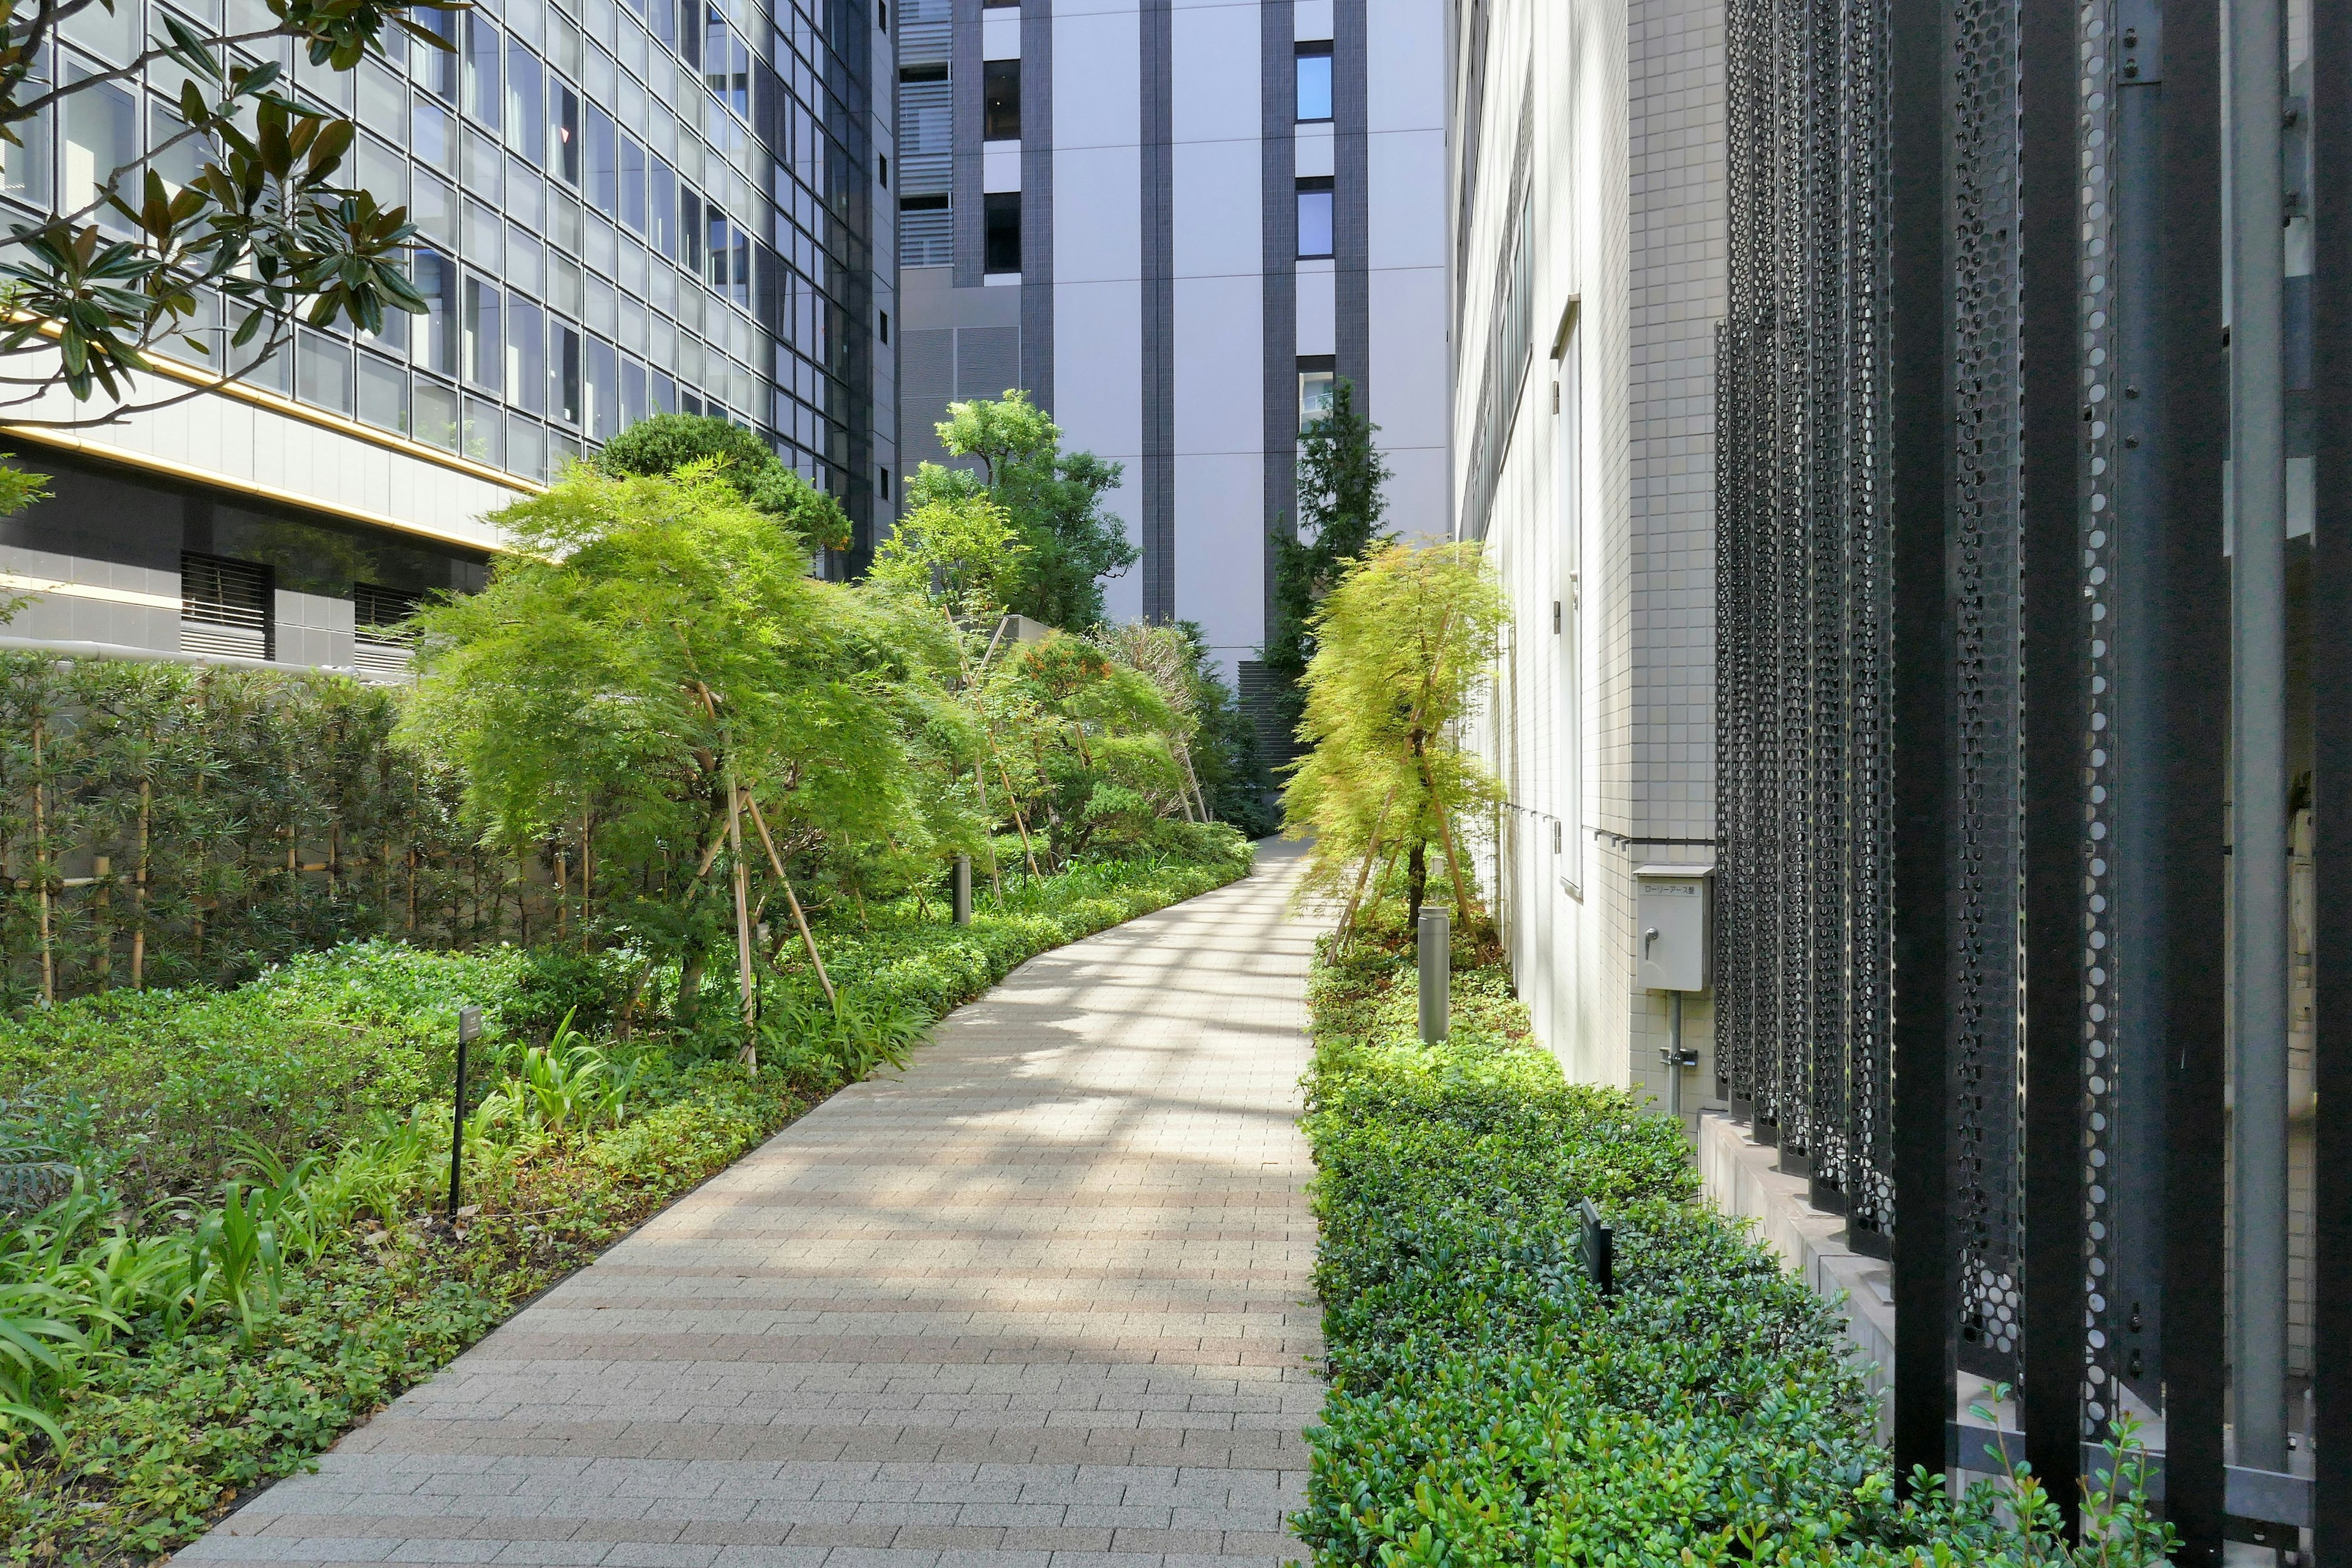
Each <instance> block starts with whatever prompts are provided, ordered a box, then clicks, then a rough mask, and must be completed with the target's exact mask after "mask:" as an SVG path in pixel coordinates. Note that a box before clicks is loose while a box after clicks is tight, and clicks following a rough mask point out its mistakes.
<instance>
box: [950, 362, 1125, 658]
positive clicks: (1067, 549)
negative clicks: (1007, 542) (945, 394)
mask: <svg viewBox="0 0 2352 1568" xmlns="http://www.w3.org/2000/svg"><path fill="white" fill-rule="evenodd" d="M939 431H940V442H941V444H942V445H944V446H945V447H947V449H948V450H949V451H950V452H951V453H953V454H954V455H956V456H957V457H960V458H965V457H968V458H976V459H977V460H978V461H979V463H980V465H981V468H980V472H978V473H976V474H975V473H971V472H968V471H965V470H963V469H958V468H940V466H939V465H938V464H936V463H925V464H924V465H923V466H922V467H921V468H918V469H917V470H916V472H915V477H914V478H913V479H909V480H908V482H907V503H908V506H909V507H910V508H912V507H919V506H922V505H924V504H925V503H927V502H929V501H934V500H953V499H956V498H958V497H964V496H971V495H975V494H980V493H982V492H985V493H986V494H987V495H988V496H989V498H990V499H991V500H994V501H995V502H996V504H997V505H999V506H1001V507H1003V508H1004V509H1005V510H1006V511H1007V512H1009V513H1010V514H1011V515H1012V518H1013V526H1014V527H1015V528H1017V529H1018V530H1019V531H1020V533H1021V542H1022V545H1023V547H1024V553H1023V554H1022V557H1021V560H1020V563H1019V565H1018V567H1017V568H1016V569H1015V572H1014V574H1013V581H1012V582H1011V583H1009V584H1007V585H1006V592H1005V608H1006V609H1008V610H1010V611H1012V612H1013V614H1014V615H1019V616H1029V617H1030V618H1031V619H1033V620H1037V621H1043V622H1044V623H1045V625H1047V626H1058V627H1060V628H1061V629H1063V630H1064V631H1069V632H1084V631H1090V630H1092V629H1093V628H1094V627H1096V626H1099V625H1100V624H1101V623H1102V618H1103V590H1102V585H1103V580H1104V579H1105V578H1107V577H1116V576H1118V574H1120V573H1122V572H1124V571H1126V570H1127V569H1128V568H1129V566H1132V565H1134V564H1135V563H1136V562H1137V561H1138V560H1139V559H1140V557H1139V554H1138V552H1137V551H1136V548H1135V546H1134V544H1133V543H1131V542H1129V539H1128V537H1127V530H1126V527H1125V525H1123V524H1122V523H1121V522H1120V521H1119V520H1118V518H1117V517H1115V516H1113V515H1112V514H1111V513H1110V512H1108V511H1107V510H1104V508H1103V504H1102V499H1103V497H1104V496H1105V495H1107V494H1108V493H1109V492H1110V491H1112V490H1114V489H1118V483H1119V475H1120V473H1121V468H1120V466H1119V465H1118V464H1117V463H1112V462H1107V461H1105V460H1104V459H1102V458H1097V457H1096V456H1095V455H1094V454H1093V453H1092V452H1066V451H1064V450H1063V449H1062V431H1061V427H1060V426H1057V425H1055V423H1054V422H1053V421H1052V420H1051V419H1049V418H1047V417H1046V416H1045V414H1043V413H1042V412H1040V411H1039V410H1038V409H1037V408H1036V407H1035V406H1034V405H1032V404H1031V403H1030V401H1029V397H1028V395H1027V394H1026V393H1024V392H1018V391H1013V392H1007V393H1006V394H1005V395H1003V397H1002V398H999V399H997V400H995V401H994V402H989V401H985V400H979V401H974V402H971V403H957V404H951V405H949V408H948V417H947V418H946V419H944V420H942V421H940V426H939Z"/></svg>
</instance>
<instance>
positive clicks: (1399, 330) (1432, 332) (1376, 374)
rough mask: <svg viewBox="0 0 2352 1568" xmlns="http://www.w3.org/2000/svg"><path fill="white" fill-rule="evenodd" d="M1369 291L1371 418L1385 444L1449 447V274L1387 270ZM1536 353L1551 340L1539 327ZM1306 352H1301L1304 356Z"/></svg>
mask: <svg viewBox="0 0 2352 1568" xmlns="http://www.w3.org/2000/svg"><path fill="white" fill-rule="evenodd" d="M1367 281H1368V283H1369V286H1370V291H1371V307H1372V308H1371V319H1372V342H1371V353H1372V359H1371V382H1372V400H1371V416H1372V421H1373V423H1375V424H1377V425H1378V426H1380V427H1381V444H1382V445H1384V446H1385V445H1390V444H1394V445H1396V446H1400V447H1438V448H1443V447H1444V445H1445V419H1446V404H1447V402H1448V399H1449V396H1450V394H1451V390H1452V388H1451V385H1450V383H1449V382H1448V380H1447V372H1446V342H1445V324H1446V323H1445V315H1446V290H1445V273H1444V269H1443V268H1435V267H1424V268H1384V269H1379V270H1375V271H1374V272H1373V273H1372V274H1371V276H1370V279H1368V280H1367ZM1537 336H1538V339H1539V340H1543V341H1541V342H1538V344H1537V349H1536V353H1537V354H1538V360H1540V356H1541V354H1542V353H1543V350H1544V347H1545V344H1546V343H1547V342H1549V338H1548V336H1547V334H1546V331H1545V330H1544V329H1543V328H1541V327H1540V326H1539V327H1538V331H1537ZM1307 352H1308V351H1307V350H1305V349H1301V350H1299V353H1307Z"/></svg>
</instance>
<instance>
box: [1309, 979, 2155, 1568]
mask: <svg viewBox="0 0 2352 1568" xmlns="http://www.w3.org/2000/svg"><path fill="white" fill-rule="evenodd" d="M1386 945H1387V949H1388V950H1387V951H1381V949H1380V948H1379V947H1377V946H1375V947H1372V948H1371V950H1370V951H1366V949H1365V947H1364V946H1360V947H1359V948H1358V949H1357V950H1356V952H1357V955H1356V956H1354V957H1351V958H1350V959H1349V960H1347V961H1345V963H1344V964H1343V965H1340V966H1327V967H1324V968H1322V969H1321V970H1320V971H1319V972H1318V975H1317V977H1316V979H1315V982H1314V996H1313V1000H1314V1005H1315V1029H1316V1056H1315V1068H1314V1071H1313V1073H1312V1074H1311V1075H1310V1078H1309V1080H1308V1083H1309V1090H1308V1115H1307V1134H1308V1136H1309V1138H1310V1139H1311V1141H1312V1142H1313V1144H1314V1149H1315V1158H1316V1163H1317V1164H1318V1167H1319V1169H1320V1172H1321V1174H1320V1176H1319V1177H1318V1182H1317V1185H1316V1209H1317V1213H1318V1217H1319V1218H1320V1220H1321V1222H1322V1228H1323V1237H1322V1245H1321V1249H1320V1253H1319V1261H1318V1268H1317V1285H1318V1289H1319V1290H1320V1292H1321V1295H1322V1299H1323V1301H1324V1304H1325V1311H1324V1327H1325V1331H1326V1335H1327V1338H1328V1342H1329V1346H1330V1350H1329V1371H1330V1376H1331V1384H1332V1386H1331V1394H1330V1397H1329V1401H1328V1404H1327V1405H1326V1406H1325V1409H1324V1416H1323V1424H1322V1425H1321V1426H1319V1427H1316V1428H1313V1429H1310V1430H1309V1432H1308V1434H1307V1440H1308V1443H1309V1444H1310V1446H1311V1447H1312V1448H1313V1450H1314V1458H1313V1461H1312V1468H1311V1471H1310V1476H1309V1480H1308V1488H1307V1508H1306V1510H1304V1511H1303V1512H1302V1513H1300V1514H1299V1515H1297V1519H1296V1521H1295V1522H1296V1525H1297V1530H1298V1531H1299V1533H1300V1534H1301V1536H1302V1537H1303V1538H1304V1539H1305V1540H1306V1541H1307V1543H1308V1544H1309V1545H1310V1546H1311V1547H1312V1548H1313V1551H1314V1560H1315V1562H1316V1563H1317V1564H1318V1568H1337V1565H1339V1564H1353V1563H1364V1564H1374V1563H1377V1564H1383V1565H1387V1564H1404V1563H1415V1564H1418V1563H1432V1564H1434V1563H1459V1564H1502V1563H1593V1564H1601V1563H1612V1564H1615V1563H1622V1564H1629V1565H1631V1564H1658V1565H1661V1568H1664V1565H1668V1564H1692V1563H1771V1564H1776V1565H1785V1568H1796V1565H1797V1564H1800V1563H1803V1564H1823V1565H1826V1564H1833V1563H1834V1564H1846V1563H1852V1564H1898V1563H1899V1564H1914V1563H1916V1564H1920V1565H1922V1568H1925V1565H1927V1564H1931V1563H1933V1564H1937V1568H1940V1565H1941V1564H1943V1563H2003V1564H2010V1563H2015V1564H2024V1563H2048V1564H2053V1568H2054V1565H2063V1564H2067V1563H2083V1564H2089V1563H2102V1564H2116V1565H2118V1568H2120V1565H2123V1564H2142V1563H2155V1562H2157V1561H2159V1560H2160V1559H2161V1556H2162V1552H2163V1549H2164V1535H2163V1531H2162V1530H2161V1529H2160V1528H2159V1527H2158V1526H2156V1525H2154V1524H2153V1523H2151V1522H2150V1521H2148V1520H2147V1516H2146V1512H2145V1510H2142V1509H2141V1508H2140V1507H2139V1506H2138V1504H2137V1501H2136V1500H2130V1499H2124V1498H2116V1497H2109V1496H2107V1495H2105V1494H2104V1493H2102V1494H2099V1495H2096V1496H2094V1497H2093V1498H2092V1499H2090V1500H2089V1513H2090V1515H2091V1516H2092V1517H2093V1518H2094V1519H2095V1520H2096V1521H2099V1524H2100V1531H2099V1533H2100V1534H2101V1536H2102V1538H2103V1544H2102V1545H2101V1546H2099V1547H2096V1548H2093V1547H2085V1548H2082V1549H2080V1550H2079V1551H2077V1552H2073V1553H2071V1554H2070V1552H2068V1550H2067V1549H2066V1548H2065V1547H2064V1546H2063V1545H2062V1544H2061V1542H2059V1540H2058V1539H2057V1537H2056V1535H2055V1533H2054V1531H2055V1513H2054V1510H2053V1509H2052V1508H2051V1506H2050V1505H2049V1502H2048V1500H2047V1499H2046V1498H2043V1497H2042V1496H2041V1494H2040V1492H2039V1490H2038V1488H2037V1487H2036V1486H2035V1484H2034V1483H2032V1480H2031V1479H2030V1478H2027V1477H2024V1476H2022V1475H2021V1476H2020V1477H2019V1478H2017V1479H2014V1480H2012V1481H2011V1482H2010V1483H2007V1484H2004V1485H2002V1486H2000V1487H1993V1486H1986V1487H1981V1488H1979V1489H1976V1490H1975V1491H1973V1492H1972V1493H1971V1494H1970V1495H1969V1497H1968V1498H1966V1499H1962V1500H1958V1501H1951V1502H1947V1501H1945V1500H1943V1499H1942V1498H1941V1497H1940V1495H1939V1494H1936V1493H1933V1492H1931V1493H1930V1495H1929V1496H1928V1498H1927V1500H1925V1501H1924V1502H1917V1503H1914V1502H1905V1503H1900V1504H1898V1503H1897V1502H1896V1501H1895V1497H1894V1488H1893V1477H1892V1475H1891V1474H1890V1472H1889V1467H1888V1462H1887V1457H1886V1454H1885V1451H1884V1450H1883V1449H1881V1448H1879V1447H1876V1445H1875V1444H1874V1441H1873V1431H1874V1421H1873V1414H1872V1411H1871V1408H1870V1406H1869V1405H1868V1404H1867V1402H1866V1400H1865V1398H1864V1390H1863V1385H1862V1380H1861V1375H1860V1373H1858V1372H1857V1371H1856V1370H1855V1369H1854V1368H1853V1366H1852V1365H1851V1364H1850V1363H1849V1362H1848V1360H1847V1347H1846V1345H1845V1343H1844V1342H1843V1338H1842V1335H1841V1333H1840V1330H1839V1325H1838V1322H1837V1319H1836V1317H1835V1315H1834V1313H1833V1311H1832V1309H1831V1308H1830V1306H1829V1305H1828V1304H1827V1303H1826V1302H1824V1301H1822V1300H1821V1299H1820V1298H1818V1297H1816V1296H1815V1295H1814V1294H1813V1293H1812V1292H1811V1290H1809V1289H1807V1288H1806V1287H1805V1286H1804V1285H1803V1284H1802V1283H1801V1281H1799V1280H1797V1279H1794V1278H1792V1277H1791V1276H1790V1275H1789V1274H1788V1273H1787V1272H1786V1271H1785V1270H1783V1269H1782V1268H1780V1263H1779V1261H1778V1258H1777V1257H1776V1255H1774V1254H1773V1253H1771V1252H1770V1251H1769V1250H1768V1249H1766V1248H1765V1247H1761V1246H1759V1245H1758V1244H1757V1243H1756V1242H1755V1241H1754V1240H1753V1239H1752V1238H1751V1237H1748V1235H1747V1233H1746V1232H1745V1230H1744V1229H1743V1228H1742V1227H1740V1226H1737V1225H1735V1224H1733V1223H1732V1222H1729V1221H1727V1220H1726V1219H1724V1218H1723V1217H1721V1216H1720V1215H1717V1213H1716V1212H1715V1211H1714V1210H1713V1209H1712V1208H1711V1207H1708V1206H1706V1205H1703V1204H1700V1203H1697V1202H1695V1201H1694V1197H1695V1194H1696V1188H1697V1181H1696V1176H1695V1174H1694V1173H1693V1172H1692V1170H1691V1168H1690V1164H1689V1160H1688V1155H1687V1152H1686V1149H1685V1144H1684V1142H1683V1138H1682V1134H1681V1131H1680V1130H1679V1129H1678V1128H1677V1127H1676V1125H1675V1123H1674V1122H1673V1121H1668V1120H1667V1119H1665V1118H1664V1117H1661V1116H1655V1115H1651V1114H1647V1113H1645V1112H1643V1111H1642V1110H1639V1109H1637V1108H1636V1106H1635V1104H1634V1102H1633V1100H1632V1098H1631V1097H1630V1096H1629V1095H1627V1094H1626V1093H1624V1092H1623V1091H1622V1090H1616V1089H1600V1088H1595V1087H1591V1086H1585V1085H1571V1084H1570V1083H1568V1082H1566V1081H1565V1080H1564V1079H1562V1077H1561V1075H1560V1072H1559V1067H1558V1065H1557V1063H1556V1062H1555V1061H1554V1059H1553V1058H1552V1057H1551V1056H1550V1055H1549V1053H1548V1052H1546V1051H1545V1050H1544V1049H1543V1048H1542V1047H1541V1046H1539V1045H1538V1043H1537V1042H1536V1041H1534V1040H1533V1039H1531V1038H1530V1037H1528V1032H1527V1022H1526V1016H1525V1014H1524V1012H1523V1010H1522V1009H1521V1008H1520V1007H1519V1006H1518V1005H1517V1003H1516V1002H1514V1001H1513V1000H1512V999H1511V996H1510V991H1509V984H1508V979H1507V975H1506V974H1505V973H1503V972H1502V971H1501V970H1500V969H1499V968H1498V967H1493V966H1489V967H1486V968H1481V969H1474V970H1471V971H1469V972H1467V973H1457V975H1456V976H1455V984H1454V1026H1453V1037H1452V1038H1451V1039H1449V1040H1448V1041H1447V1042H1445V1043H1444V1045H1442V1046H1438V1047H1423V1046H1422V1045H1421V1044H1420V1043H1419V1040H1418V1038H1417V1036H1416V1031H1415V1026H1414V1023H1415V1000H1416V999H1415V994H1414V987H1413V977H1412V969H1411V967H1410V964H1409V961H1408V960H1407V959H1406V957H1405V955H1404V954H1403V952H1402V947H1403V943H1402V941H1391V942H1389V943H1387V944H1386ZM1457 961H1458V960H1457ZM1586 1197H1590V1198H1591V1199H1592V1200H1593V1202H1594V1203H1595V1204H1597V1205H1600V1207H1601V1210H1602V1212H1603V1213H1604V1214H1605V1215H1607V1216H1608V1218H1609V1220H1610V1222H1611V1223H1612V1225H1613V1226H1615V1228H1616V1233H1617V1252H1616V1279H1617V1282H1618V1290H1617V1292H1616V1293H1615V1294H1613V1295H1612V1296H1609V1297H1606V1298H1604V1297H1602V1296H1601V1295H1600V1294H1599V1293H1598V1292H1597V1291H1596V1290H1595V1289H1594V1288H1593V1287H1592V1285H1591V1283H1590V1282H1589V1281H1588V1280H1587V1279H1585V1277H1584V1273H1583V1269H1582V1266H1581V1262H1580V1258H1578V1256H1577V1234H1578V1222H1577V1211H1576V1205H1577V1203H1578V1202H1579V1200H1580V1199H1582V1198H1586ZM1937 1485H1938V1486H1940V1482H1938V1483H1937ZM2018 1519H2022V1520H2023V1521H2024V1522H2025V1528H2024V1529H2022V1530H2021V1529H2019V1528H2017V1527H2016V1525H2015V1524H2014V1523H2013V1522H2005V1521H2015V1520H2018ZM1946 1553H1948V1555H1946Z"/></svg>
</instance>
